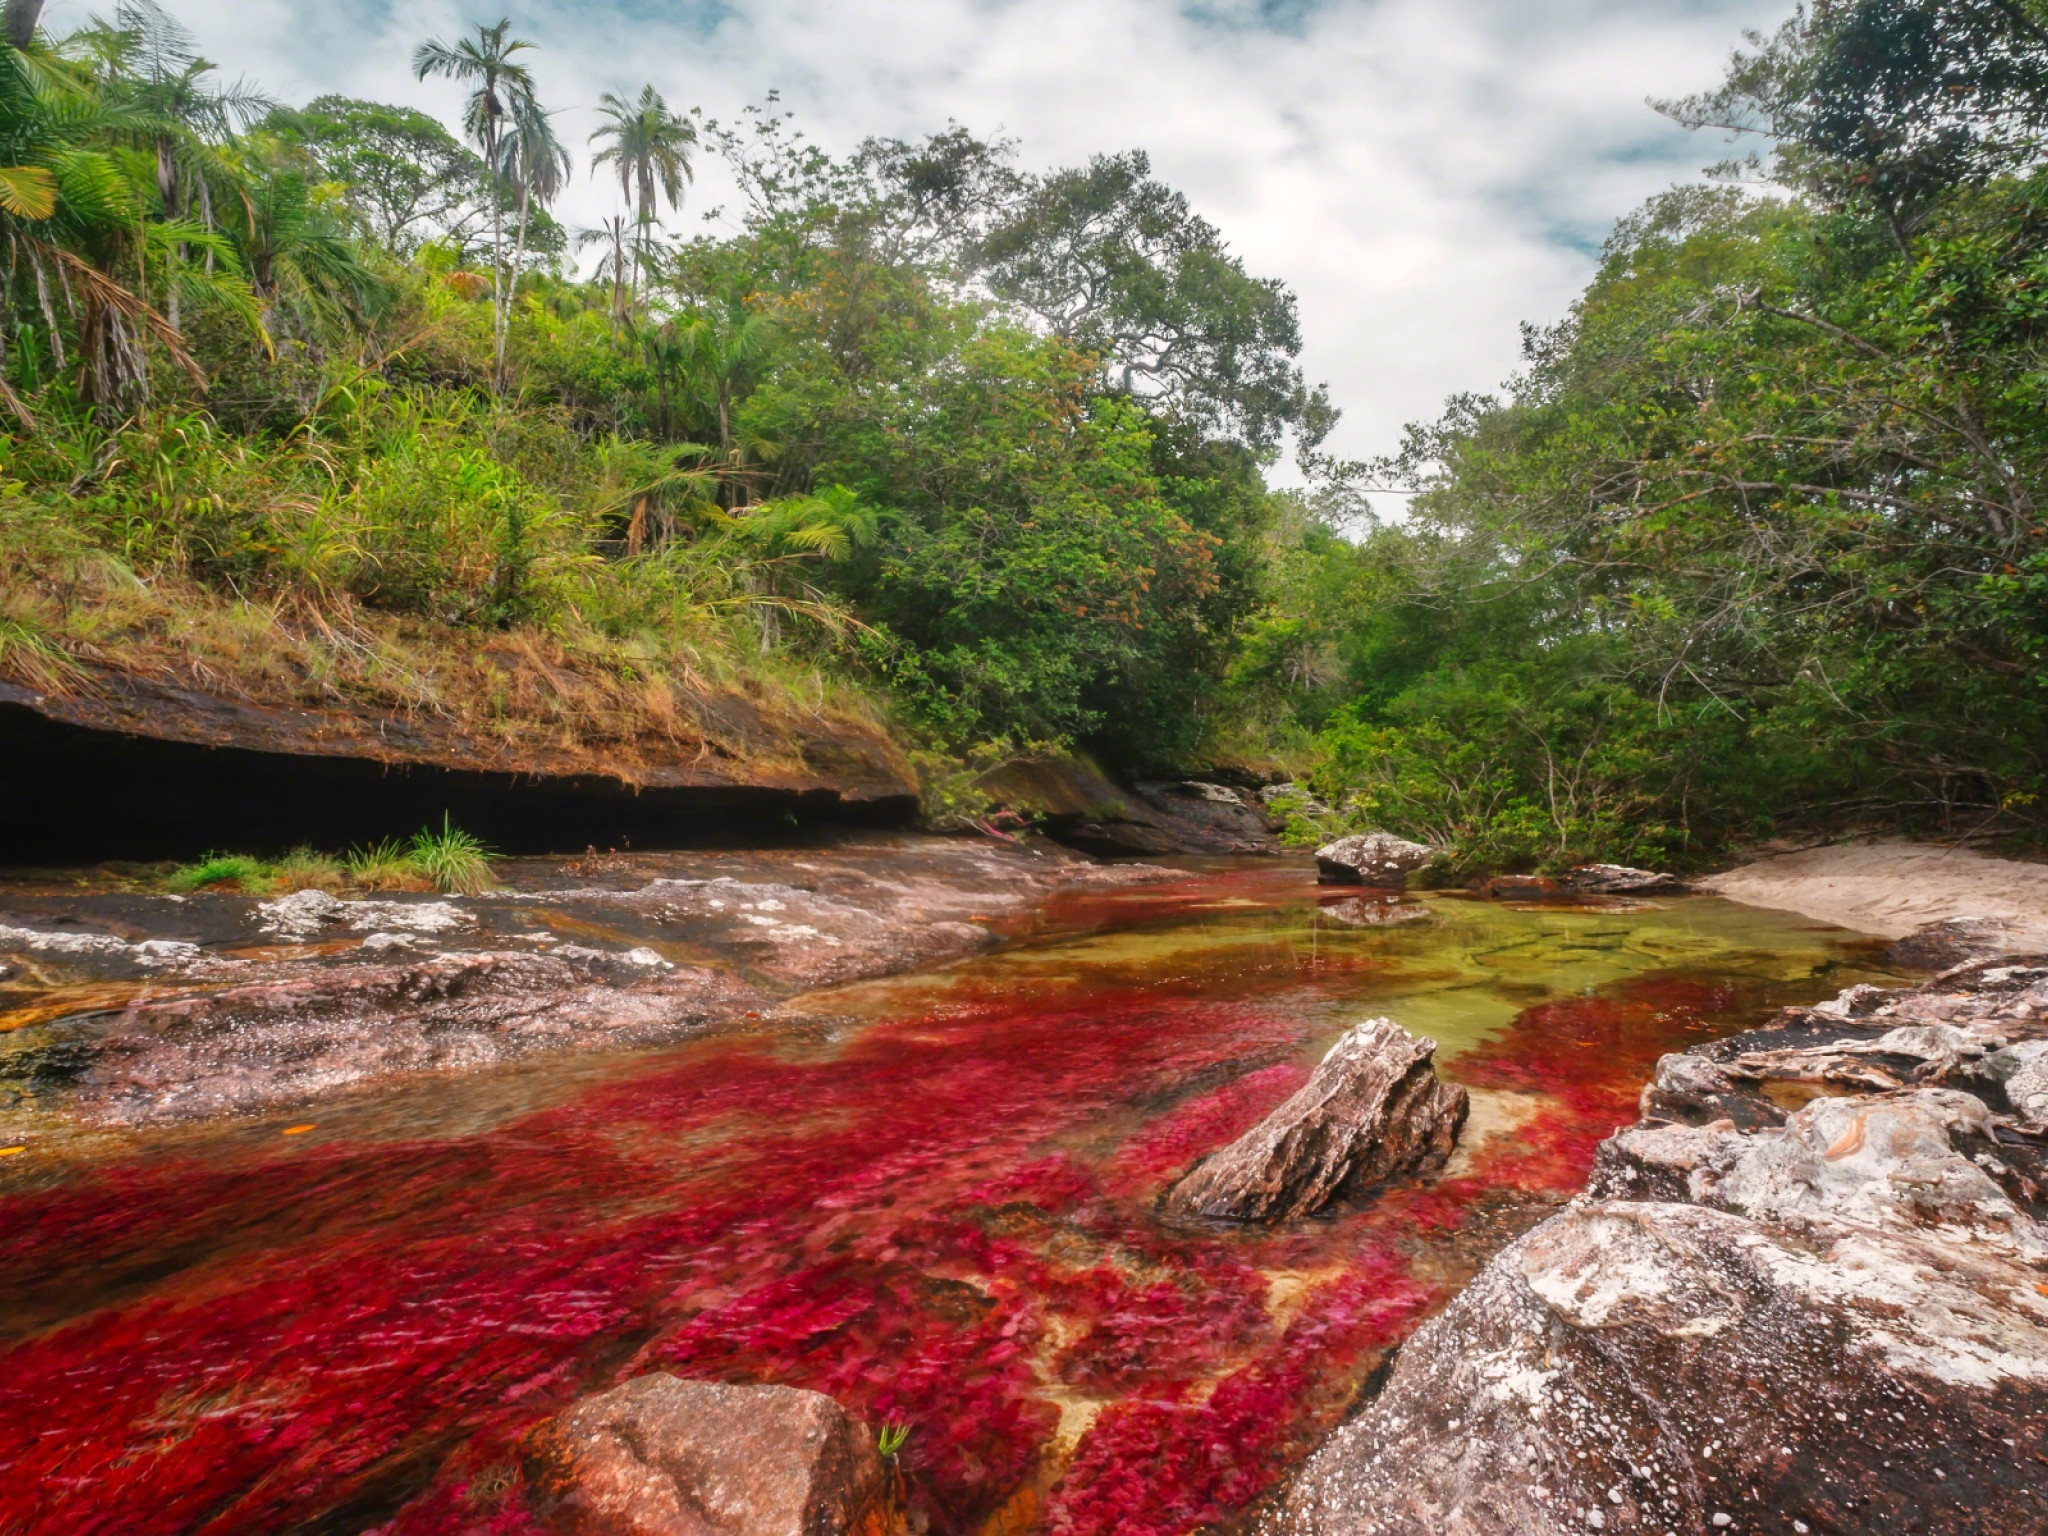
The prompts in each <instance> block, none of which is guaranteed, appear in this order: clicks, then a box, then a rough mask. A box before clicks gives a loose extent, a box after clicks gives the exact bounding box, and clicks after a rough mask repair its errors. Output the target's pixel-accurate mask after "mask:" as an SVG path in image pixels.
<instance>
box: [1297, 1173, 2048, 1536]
mask: <svg viewBox="0 0 2048 1536" xmlns="http://www.w3.org/2000/svg"><path fill="white" fill-rule="evenodd" d="M2038 1274H2039V1271H2038V1270H2035V1269H2033V1268H2031V1267H2029V1266H2028V1265H2026V1264H2025V1263H2022V1262H2018V1261H2016V1259H2015V1257H2014V1256H2013V1255H2012V1254H2011V1253H2010V1252H2009V1251H2001V1250H1999V1249H1997V1248H1995V1247H1987V1248H1981V1249H1980V1248H1976V1247H1974V1245H1967V1244H1966V1245H1957V1244H1953V1243H1949V1242H1944V1241H1939V1240H1935V1241H1930V1240H1927V1239H1925V1238H1921V1237H1916V1236H1913V1235H1909V1234H1906V1233H1904V1232H1892V1231H1887V1230H1884V1229H1873V1228H1869V1227H1865V1226H1862V1225H1860V1224H1858V1223H1853V1222H1846V1221H1840V1220H1835V1219H1832V1218H1808V1219H1806V1220H1803V1221H1801V1222H1800V1223H1798V1224H1797V1225H1780V1224H1777V1223H1759V1222H1756V1221H1752V1220H1748V1219H1745V1218H1743V1217H1741V1216H1738V1215H1735V1214H1732V1213H1729V1212H1725V1211H1718V1210H1711V1209H1707V1208H1704V1207H1701V1206H1695V1205H1681V1204H1673V1203H1648V1204H1634V1203H1626V1202H1621V1203H1604V1204H1595V1205H1587V1206H1583V1207H1580V1208H1577V1209H1574V1210H1571V1211H1569V1212H1567V1213H1566V1214H1564V1215H1562V1216H1558V1217H1555V1218H1553V1219H1552V1220H1550V1221H1548V1222H1545V1223H1544V1224H1543V1225H1542V1226H1540V1227H1538V1228H1537V1229H1536V1230H1535V1231H1533V1232H1531V1233H1530V1234H1529V1235H1528V1236H1526V1237H1524V1238H1523V1239H1522V1240H1521V1241H1520V1242H1518V1243H1516V1244H1515V1245H1513V1246H1512V1247H1510V1248H1509V1249H1507V1250H1506V1251H1505V1252H1503V1253H1502V1254H1501V1255H1500V1256H1499V1257H1498V1258H1497V1259H1496V1260H1495V1261H1494V1262H1493V1263H1492V1264H1491V1265H1489V1266H1488V1267H1487V1268H1486V1269H1485V1270H1484V1271H1483V1272H1482V1273H1481V1275H1480V1277H1479V1278H1478V1279H1477V1280H1476V1281H1474V1282H1473V1284H1472V1286H1471V1287H1470V1288H1469V1289H1468V1290H1466V1292H1465V1293H1464V1294H1463V1295H1462V1296H1460V1297H1459V1298H1458V1299H1457V1300H1456V1301H1455V1302H1453V1303H1452V1304H1451V1306H1450V1307H1449V1308H1448V1309H1447V1310H1446V1311H1445V1312H1443V1313H1442V1314H1441V1315H1440V1316H1438V1317H1437V1318H1435V1319H1433V1320H1432V1321H1430V1322H1429V1323H1427V1324H1425V1325H1424V1326H1423V1327H1422V1329H1421V1330H1420V1331H1418V1332H1417V1333H1416V1335H1415V1337H1414V1338H1412V1339H1411V1340H1409V1342H1408V1343H1407V1345H1406V1346H1405V1347H1404V1348H1403V1349H1402V1351H1401V1354H1400V1357H1399V1360H1398V1363H1397V1364H1396V1366H1395V1368H1394V1372H1393V1375H1392V1377H1391V1378H1390V1380H1389V1382H1388V1384H1387V1387H1386V1389H1385V1391H1384V1392H1383V1393H1382V1394H1381V1395H1380V1397H1379V1398H1378V1399H1377V1400H1376V1401H1375V1402H1374V1404H1373V1405H1372V1407H1371V1408H1370V1409H1368V1410H1367V1412H1366V1413H1364V1414H1363V1415H1361V1416H1360V1417H1359V1418H1357V1419H1354V1420H1353V1421H1352V1422H1351V1423H1349V1424H1347V1425H1346V1426H1345V1427H1343V1428H1342V1429H1340V1430H1338V1431H1337V1433H1336V1434H1335V1435H1334V1436H1332V1438H1331V1439H1330V1441H1329V1442H1328V1443H1327V1444H1326V1445H1325V1446H1324V1448H1323V1449H1322V1450H1321V1451H1319V1452H1318V1453H1317V1454H1316V1456H1315V1457H1314V1458H1313V1459H1312V1460H1311V1461H1310V1462H1309V1464H1308V1466H1307V1467H1306V1468H1305V1469H1304V1471H1303V1474H1302V1476H1301V1477H1300V1479H1299V1480H1298V1481H1297V1482H1296V1484H1295V1485H1294V1487H1293V1488H1292V1489H1291V1490H1290V1491H1289V1493H1288V1495H1287V1497H1286V1498H1285V1499H1284V1501H1283V1503H1282V1505H1281V1507H1280V1509H1279V1510H1278V1512H1277V1513H1276V1515H1275V1516H1274V1518H1273V1519H1272V1520H1271V1522H1270V1523H1269V1527H1268V1529H1269V1530H1278V1531H1284V1532H1287V1533H1289V1536H1566V1533H1570V1536H1583V1533H1585V1532H1587V1531H1606V1532H1629V1533H1638V1532H1640V1533H1656V1536H1662V1533H1665V1532H1688V1533H1691V1532H1703V1533H1709V1536H1712V1533H1715V1532H1720V1531H1728V1532H1731V1533H1738V1532H1739V1533H1749V1532H1765V1531H1768V1532H1773V1533H1775V1532H1849V1531H1890V1530H1897V1531H1930V1532H1931V1531H1940V1532H1953V1533H1960V1532H1973V1533H1981V1536H2006V1533H2010V1536H2020V1533H2022V1532H2027V1533H2037V1532H2039V1531H2041V1530H2043V1529H2048V1479H2044V1478H2043V1476H2042V1470H2041V1462H2040V1461H2039V1460H2038V1459H2037V1458H2038V1457H2039V1455H2040V1453H2041V1446H2042V1426H2043V1425H2044V1424H2048V1297H2042V1296H2041V1295H2039V1294H2038V1292H2037V1290H2036V1282H2037V1278H2038Z"/></svg>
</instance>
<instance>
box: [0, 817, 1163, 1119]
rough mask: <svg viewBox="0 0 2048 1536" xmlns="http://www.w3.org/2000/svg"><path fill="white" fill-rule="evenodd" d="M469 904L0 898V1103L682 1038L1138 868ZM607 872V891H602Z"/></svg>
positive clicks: (951, 950) (532, 892) (304, 1097)
mask: <svg viewBox="0 0 2048 1536" xmlns="http://www.w3.org/2000/svg"><path fill="white" fill-rule="evenodd" d="M497 868H498V870H499V872H500V873H501V875H503V876H504V877H505V878H506V880H507V881H508V883H510V884H512V885H514V886H517V887H523V888H514V889H500V890H495V891H491V892H488V893H485V894H481V895H474V896H450V897H441V896H428V895H418V896H408V895H398V894H388V893H387V894H385V895H382V896H378V897H374V898H354V897H341V896H337V895H334V894H331V893H329V892H324V891H317V890H307V891H298V892H294V893H292V894H289V895H282V896H278V897H275V898H272V899H270V900H261V901H259V900H254V899H252V898H250V897H247V896H242V895H231V894H228V893H225V892H212V891H202V892H196V893H193V894H191V895H189V896H168V895H153V896H152V895H137V894H132V893H127V892H118V891H108V892H102V893H96V894H79V893H73V892H68V891H64V890H62V889H61V888H60V889H58V890H55V891H52V892H48V893H42V894H30V893H21V894H16V893H14V892H8V893H5V894H4V895H0V966H4V967H7V968H8V970H10V971H14V970H19V971H20V972H21V974H20V975H19V976H14V975H0V1038H4V1039H5V1040H6V1041H7V1043H8V1050H7V1051H6V1052H5V1053H4V1054H0V1113H4V1112H6V1111H7V1110H9V1109H11V1108H14V1107H16V1106H20V1107H22V1108H24V1109H27V1108H30V1107H32V1106H42V1107H45V1108H50V1109H56V1108H59V1107H60V1106H61V1108H62V1110H63V1111H64V1112H65V1113H68V1114H72V1115H76V1116H79V1117H81V1118H83V1119H86V1120H90V1121H99V1122H102V1123H112V1124H126V1125H135V1124H148V1123H157V1122H164V1121H171V1120H193V1119H204V1118H209V1117H212V1116H216V1115H222V1114H247V1113H261V1112H265V1111H271V1110H276V1109H280V1108H283V1107H286V1106H289V1105H297V1104H303V1103H309V1102H312V1101H315V1100H318V1099H322V1098H325V1097H328V1096H331V1095H333V1094H336V1093H341V1092H345V1091H350V1090H354V1089H358V1088H364V1087H368V1086H370V1085H372V1084H375V1083H378V1082H384V1081H389V1080H392V1079H395V1078H402V1077H413V1076H419V1075H423V1074H428V1073H432V1074H437V1075H442V1074H456V1073H468V1072H477V1071H483V1070H488V1069H491V1068H493V1067H497V1066H502V1065H506V1064H509V1063H513V1062H518V1061H523V1060H529V1059H531V1058H533V1057H535V1056H539V1055H544V1054H559V1053H563V1052H569V1051H577V1050H593V1049H616V1048H619V1047H622V1046H632V1045H645V1044H653V1043H658V1042H663V1041H670V1040H676V1039H680V1038H683V1037H686V1036H689V1035H692V1034H695V1033H698V1032H700V1031H702V1030H704V1029H707V1028H711V1027H714V1026H716V1025H719V1024H721V1023H728V1022H732V1021H735V1020H739V1019H742V1018H744V1017H746V1016H747V1015H750V1014H752V1015H758V1014H761V1013H765V1012H767V1011H769V1010H771V1009H774V1008H775V1007H777V1006H778V1005H780V1004H782V1003H784V1002H785V1001H787V1000H788V999H789V998H791V997H792V996H794V995H796V994H799V993H802V992H806V991H810V990H813V989H815V988H819V987H828V986H835V985H839V984H842V983H845V982H849V981H857V980H861V979H865V978H868V977H874V976H883V975H889V974H892V973H896V972H901V971H908V970H915V969H917V968H919V967H922V966H928V965H934V964H940V963H943V962H946V961H951V960H957V959H960V958H962V957H964V956H968V955H972V954H976V953H978V952H980V951H982V950H984V949H987V948H988V947H990V946H991V945H993V944H995V943H996V942H997V941H998V938H999V937H1000V935H1001V933H1002V932H1003V931H1005V930H1006V929H1008V928H1010V927H1011V926H1012V925H1015V926H1016V927H1018V928H1028V927H1029V926H1030V924H1031V922H1032V921H1033V918H1032V916H1031V914H1032V913H1033V912H1034V910H1035V909H1036V907H1037V905H1038V904H1039V903H1040V902H1042V901H1043V900H1045V899H1046V898H1047V897H1048V896H1049V895H1050V894H1051V893H1053V892H1054V891H1058V890H1065V889H1073V888H1075V887H1084V886H1086V887H1095V888H1097V889H1104V888H1118V887H1123V886H1128V885H1135V884H1144V883H1147V882H1150V881H1153V880H1157V879H1161V878H1164V877H1165V876H1166V874H1167V872H1166V871H1164V870H1159V869H1156V868H1150V867H1146V866H1140V865H1121V866H1117V867H1114V868H1110V867H1105V866H1102V865H1099V864H1093V863H1089V862H1087V861H1084V860H1081V859H1078V858H1074V857H1072V856H1069V855H1067V854H1064V853H1062V852H1060V851H1058V850H1056V849H1045V848H1038V849H1029V848H1021V847H1011V846H1008V845H1004V844H1000V843H996V842H993V841H988V840H983V839H975V840H971V841H970V840H967V839H961V838H914V837H890V836H885V835H878V834H870V835H869V837H867V838H865V839H860V840H844V841H837V842H835V843H833V844H830V845H826V846H812V847H806V848H797V849H788V850H765V851H761V852H757V853H752V854H737V853H702V854H692V853H668V854H638V855H631V856H625V855H621V856H617V857H614V858H604V857H600V858H598V859H596V860H594V861H592V860H578V861H574V862H572V863H570V864H568V865H562V864H560V863H558V862H555V861H549V862H547V863H545V864H542V863H541V861H532V862H527V861H507V862H505V863H503V864H500V865H499V866H497ZM600 882H602V883H600Z"/></svg>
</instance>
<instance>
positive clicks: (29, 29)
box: [6, 0, 43, 48]
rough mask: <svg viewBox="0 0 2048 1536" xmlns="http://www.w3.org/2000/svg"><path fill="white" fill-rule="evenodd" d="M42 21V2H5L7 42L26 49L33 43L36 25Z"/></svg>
mask: <svg viewBox="0 0 2048 1536" xmlns="http://www.w3.org/2000/svg"><path fill="white" fill-rule="evenodd" d="M42 19H43V0H7V22H6V26H7V41H8V42H10V43H12V44H13V45H14V46H15V47H17V48H26V47H27V46H28V45H29V44H30V43H32V42H34V41H35V36H36V23H37V22H39V21H41V20H42Z"/></svg>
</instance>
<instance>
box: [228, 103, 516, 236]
mask: <svg viewBox="0 0 2048 1536" xmlns="http://www.w3.org/2000/svg"><path fill="white" fill-rule="evenodd" d="M264 126H265V127H266V128H268V129H269V130H270V131H271V132H273V133H275V134H277V135H279V136H280V137H282V138H285V139H288V140H290V141H291V142H292V143H294V144H297V145H299V146H300V147H302V148H303V149H305V150H306V151H307V152H308V153H310V154H311V155H312V156H313V158H314V159H315V160H316V161H317V162H318V163H319V166H320V170H321V173H322V175H324V176H325V177H326V178H327V179H328V180H330V181H335V182H339V183H340V184H341V186H342V188H343V189H344V192H345V194H346V196H347V197H348V200H349V204H350V206H351V207H353V208H354V209H355V212H356V215H357V217H358V218H360V219H361V220H362V221H363V223H364V224H365V225H367V226H368V227H369V229H370V230H371V232H372V233H373V234H374V235H375V237H376V239H377V242H378V244H380V245H382V246H383V247H384V249H385V250H387V251H389V252H391V253H392V254H393V255H394V256H409V255H411V254H412V253H413V251H414V250H416V249H417V248H418V246H419V244H420V242H421V241H422V240H423V239H426V238H429V237H430V236H431V235H434V234H440V235H445V236H447V237H449V238H451V239H454V240H457V241H462V240H464V239H466V238H467V237H468V235H469V234H470V233H471V232H472V231H473V228H474V225H475V222H476V221H478V220H480V219H481V218H482V217H483V216H484V211H485V210H484V204H483V202H482V201H481V200H480V199H479V197H478V192H479V189H481V188H482V187H483V185H484V166H483V162H482V161H481V160H479V159H478V158H477V157H476V156H475V155H473V154H471V153H470V152H469V150H467V149H465V148H464V147H463V146H462V145H461V143H460V142H458V141H457V140H456V138H455V137H454V136H453V135H452V134H450V133H449V132H448V130H447V129H446V128H443V127H442V126H441V125H440V124H439V123H437V122H436V121H434V119H433V118H431V117H429V116H427V114H426V113H424V112H419V111H415V110H414V109H413V108H411V107H394V106H387V105H386V104H384V103H383V102H376V101H356V100H352V99H351V98H349V97H347V96H321V97H317V98H315V99H314V100H312V101H310V102H308V103H307V104H306V105H305V106H303V107H300V108H297V109H291V108H286V109H281V110H279V111H277V112H273V113H272V114H271V115H270V117H269V118H268V119H267V120H266V122H265V124H264Z"/></svg>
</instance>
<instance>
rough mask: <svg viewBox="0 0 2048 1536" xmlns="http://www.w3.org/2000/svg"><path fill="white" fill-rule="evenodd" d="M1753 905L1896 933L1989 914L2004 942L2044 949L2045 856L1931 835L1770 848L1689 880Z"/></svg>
mask: <svg viewBox="0 0 2048 1536" xmlns="http://www.w3.org/2000/svg"><path fill="white" fill-rule="evenodd" d="M1695 884H1696V886H1697V888H1698V889H1701V890H1706V891H1711V892H1713V893H1714V894H1715V895H1717V896H1725V897H1726V898H1728V899H1729V900H1730V901H1739V902H1743V903H1744V904H1746V905H1748V906H1752V907H1775V908H1777V909H1778V910H1780V911H1784V912H1797V913H1799V914H1801V915H1802V916H1805V917H1811V918H1818V919H1819V920H1820V921H1822V922H1826V923H1838V924H1840V925H1841V926H1842V927H1844V928H1854V929H1856V930H1857V931H1859V932H1862V933H1871V934H1877V935H1879V936H1880V937H1882V938H1887V939H1901V938H1904V937H1905V936H1906V935H1907V934H1909V933H1912V932H1913V931H1914V930H1915V929H1918V928H1922V927H1925V926H1926V925H1927V924H1929V923H1941V922H1947V921H1949V920H1951V919H1954V918H1989V919H1992V920H1994V921H1997V922H2002V923H2006V924H2009V925H2010V928H2009V931H2008V932H2007V934H2006V935H2005V948H2006V949H2008V950H2011V951H2019V950H2048V864H2023V863H2020V862H2018V861H2016V860H2013V859H1995V858H1990V857H1987V856H1986V855H1984V854H1981V853H1971V852H1970V851H1969V850H1967V849H1964V848H1949V847H1943V846H1941V845H1940V844H1937V843H1908V842H1891V841H1881V842H1867V843H1847V844H1842V845H1839V846H1835V847H1828V848H1808V849H1805V850H1804V851H1802V852H1799V853H1784V854H1777V855H1774V856H1772V857H1768V858H1762V859H1758V860H1756V861H1755V862H1754V863H1751V864H1744V865H1742V866H1741V867H1740V868H1738V869H1731V870H1728V871H1726V872H1725V873H1722V874H1718V875H1709V876H1708V877H1706V878H1705V879H1703V880H1700V881H1697V882H1695Z"/></svg>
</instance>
